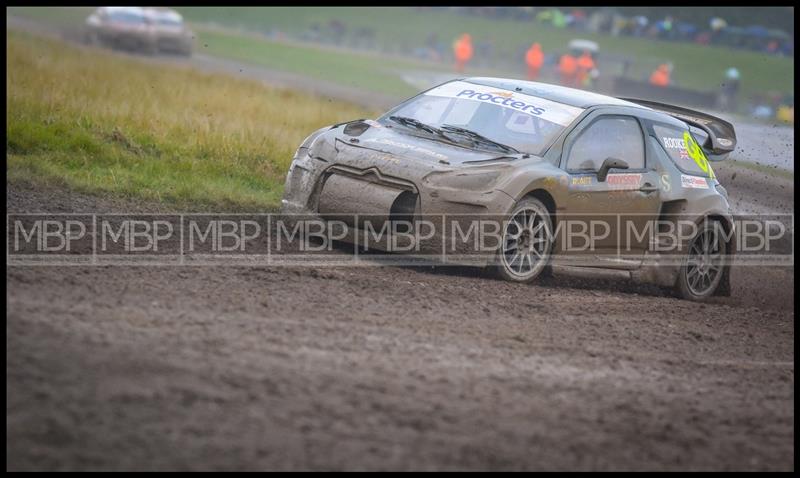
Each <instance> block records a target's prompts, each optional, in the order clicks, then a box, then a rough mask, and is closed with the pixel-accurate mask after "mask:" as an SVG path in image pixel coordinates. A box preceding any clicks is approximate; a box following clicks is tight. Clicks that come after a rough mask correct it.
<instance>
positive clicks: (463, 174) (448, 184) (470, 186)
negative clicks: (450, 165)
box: [422, 169, 503, 191]
mask: <svg viewBox="0 0 800 478" xmlns="http://www.w3.org/2000/svg"><path fill="white" fill-rule="evenodd" d="M502 172H503V171H502V170H498V169H491V170H486V169H484V170H476V171H468V170H457V171H448V172H444V173H431V174H429V175H427V176H425V178H424V179H423V180H422V181H423V182H424V183H426V184H428V185H429V186H431V187H435V188H444V189H466V190H472V191H485V190H487V189H490V188H491V187H492V185H494V183H495V182H497V178H499V177H500V174H501V173H502Z"/></svg>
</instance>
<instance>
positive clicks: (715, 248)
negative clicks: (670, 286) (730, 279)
mask: <svg viewBox="0 0 800 478" xmlns="http://www.w3.org/2000/svg"><path fill="white" fill-rule="evenodd" d="M724 232H725V231H724V230H723V228H722V225H721V224H720V223H719V221H704V222H703V224H702V225H701V226H700V227H699V228H698V230H697V233H696V234H695V235H694V237H692V239H691V240H690V241H689V248H688V249H689V250H688V252H687V254H686V257H685V258H684V260H683V263H682V264H681V268H680V270H679V272H678V280H677V283H676V285H675V292H676V294H677V295H678V297H680V298H682V299H685V300H692V301H702V300H705V299H707V298H709V297H711V296H712V295H714V293H715V292H716V291H717V289H718V288H719V287H720V284H721V282H722V279H723V277H724V276H725V274H726V273H727V270H726V266H725V263H724V262H725V255H726V252H727V247H728V246H727V244H726V243H725V241H724V239H723V235H724Z"/></svg>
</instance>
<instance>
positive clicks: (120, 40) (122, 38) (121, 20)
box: [85, 7, 158, 55]
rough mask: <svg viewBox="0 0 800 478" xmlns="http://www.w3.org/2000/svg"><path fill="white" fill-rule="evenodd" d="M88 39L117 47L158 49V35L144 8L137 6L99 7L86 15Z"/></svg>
mask: <svg viewBox="0 0 800 478" xmlns="http://www.w3.org/2000/svg"><path fill="white" fill-rule="evenodd" d="M85 39H86V41H87V42H88V43H90V44H94V45H102V46H106V47H110V48H115V49H119V50H127V51H135V52H142V53H146V54H151V55H152V54H156V53H158V36H157V33H156V29H155V26H154V24H153V21H152V20H151V18H150V15H149V14H148V12H147V10H146V9H144V8H139V7H100V8H98V9H97V10H95V11H94V12H93V13H92V14H91V15H89V17H88V18H87V19H86V31H85Z"/></svg>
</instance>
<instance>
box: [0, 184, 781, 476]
mask: <svg viewBox="0 0 800 478" xmlns="http://www.w3.org/2000/svg"><path fill="white" fill-rule="evenodd" d="M7 201H8V211H36V210H49V211H51V212H56V211H67V210H72V211H83V210H95V211H97V210H119V209H120V208H123V207H124V206H125V204H124V203H122V202H119V201H114V202H112V201H108V200H104V199H97V198H92V197H86V196H80V195H75V194H70V193H65V192H62V191H41V190H30V189H28V188H25V187H10V189H9V192H8V194H7ZM136 206H137V207H136V209H137V210H160V209H161V208H160V206H158V205H152V206H150V205H141V204H137V205H136ZM792 272H793V271H791V270H789V271H785V270H784V271H781V270H772V271H762V274H772V277H768V276H764V275H761V276H760V277H758V278H756V279H752V282H749V283H748V285H749V286H755V285H757V284H758V283H764V282H765V281H768V282H769V284H770V285H769V287H772V288H775V286H776V285H777V284H782V286H780V287H777V288H778V289H783V290H785V287H783V286H786V285H787V282H786V281H791V283H792V284H793V276H792V275H791V274H792ZM6 274H7V277H6V278H7V285H8V288H9V291H8V299H9V306H8V317H7V329H6V331H7V334H8V339H7V347H8V351H7V359H8V362H7V378H6V380H7V387H8V392H7V400H8V404H7V420H8V425H7V443H8V444H7V457H8V458H7V468H8V469H209V468H211V469H248V470H252V469H417V470H418V469H548V470H552V469H594V470H597V469H614V470H621V469H622V470H627V469H748V470H762V469H766V470H788V469H792V468H793V458H794V448H793V442H794V423H793V422H794V363H793V362H794V352H793V347H794V312H793V299H792V300H791V301H790V299H788V297H787V296H786V294H785V293H784V295H783V300H784V302H783V303H782V304H781V303H778V302H776V300H780V296H779V297H778V299H775V298H773V300H771V301H769V302H768V303H766V304H761V305H760V308H759V307H754V306H753V305H756V304H742V303H741V301H742V299H741V297H739V298H737V297H734V298H729V299H719V300H720V301H721V302H722V303H720V304H709V305H697V304H694V303H689V302H684V301H680V300H676V299H673V298H670V297H668V296H666V295H664V294H660V293H659V292H658V291H654V290H652V289H649V288H646V287H640V286H634V285H632V284H629V283H627V282H619V281H615V282H609V283H594V282H592V283H582V282H575V281H567V280H565V279H559V278H555V279H550V280H548V281H545V282H542V283H540V284H537V285H533V286H525V285H515V284H509V283H505V282H500V281H496V280H491V279H487V278H484V277H480V276H479V275H478V274H476V271H474V270H470V269H442V270H429V269H415V268H396V267H393V268H377V267H369V268H331V269H286V268H273V269H253V268H236V267H218V268H211V267H183V268H180V267H85V268H83V267H64V268H54V267H33V268H22V267H10V268H8V269H7V273H6ZM751 275H752V274H746V275H744V276H739V279H738V280H739V281H740V282H735V287H737V285H736V284H738V287H739V288H740V289H739V290H741V285H742V282H741V280H745V281H747V280H751V279H742V277H746V278H749V277H751ZM735 277H736V276H735ZM761 289H764V287H763V286H762V287H761ZM787 301H788V302H787Z"/></svg>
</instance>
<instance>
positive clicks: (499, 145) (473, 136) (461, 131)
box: [441, 124, 520, 154]
mask: <svg viewBox="0 0 800 478" xmlns="http://www.w3.org/2000/svg"><path fill="white" fill-rule="evenodd" d="M441 129H442V130H443V131H447V132H448V133H457V134H463V135H464V136H468V137H469V138H471V139H473V140H474V141H476V142H480V143H485V144H490V145H492V146H494V147H496V148H498V149H501V150H503V151H505V152H506V153H513V154H520V152H519V151H517V150H516V149H514V148H512V147H511V146H509V145H507V144H503V143H498V142H497V141H494V140H491V139H489V138H487V137H486V136H484V135H482V134H480V133H476V132H475V131H472V130H470V129H466V128H462V127H460V126H453V125H449V124H446V125H442V127H441Z"/></svg>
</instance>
